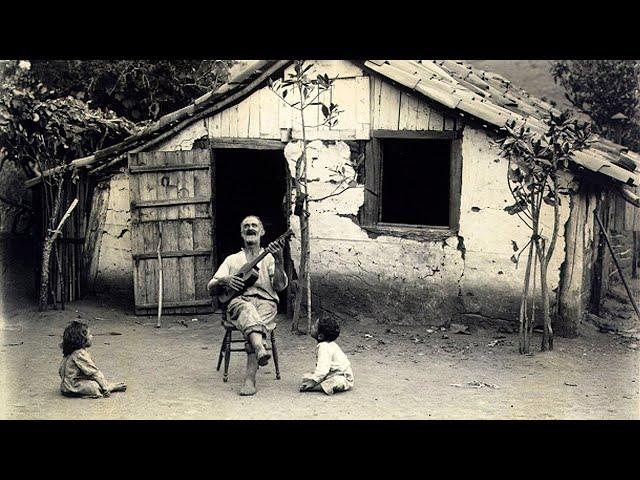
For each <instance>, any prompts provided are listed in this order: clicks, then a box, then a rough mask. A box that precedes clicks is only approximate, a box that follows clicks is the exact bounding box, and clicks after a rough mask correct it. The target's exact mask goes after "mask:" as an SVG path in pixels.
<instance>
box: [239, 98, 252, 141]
mask: <svg viewBox="0 0 640 480" xmlns="http://www.w3.org/2000/svg"><path fill="white" fill-rule="evenodd" d="M250 111H251V105H250V104H249V102H248V101H247V100H246V99H245V100H243V101H242V102H240V104H239V105H238V135H237V136H238V137H241V138H247V137H249V114H250Z"/></svg>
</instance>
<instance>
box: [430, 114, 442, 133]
mask: <svg viewBox="0 0 640 480" xmlns="http://www.w3.org/2000/svg"><path fill="white" fill-rule="evenodd" d="M429 130H444V115H443V114H442V112H440V111H438V110H434V109H431V111H430V112H429Z"/></svg>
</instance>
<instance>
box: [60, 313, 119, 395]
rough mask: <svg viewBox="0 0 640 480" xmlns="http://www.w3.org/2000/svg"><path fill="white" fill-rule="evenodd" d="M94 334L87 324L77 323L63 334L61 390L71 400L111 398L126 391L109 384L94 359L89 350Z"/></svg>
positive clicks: (114, 384) (74, 322)
mask: <svg viewBox="0 0 640 480" xmlns="http://www.w3.org/2000/svg"><path fill="white" fill-rule="evenodd" d="M92 340H93V335H91V332H90V331H89V327H88V325H87V324H86V323H83V322H80V321H77V320H74V321H73V322H71V323H70V324H69V325H68V326H67V328H65V329H64V334H63V335H62V344H61V345H60V347H61V348H62V355H63V356H64V358H63V359H62V364H61V365H60V370H59V373H60V378H62V383H61V384H60V391H61V392H62V394H63V395H67V396H70V397H89V398H99V397H103V396H104V397H108V396H109V395H110V394H111V392H124V391H125V390H126V389H127V385H126V384H124V383H113V384H111V383H108V382H107V381H106V380H105V378H104V375H103V374H102V372H101V371H100V370H98V367H96V365H95V363H93V360H92V359H91V356H90V355H89V352H88V351H87V348H89V347H90V346H91V341H92Z"/></svg>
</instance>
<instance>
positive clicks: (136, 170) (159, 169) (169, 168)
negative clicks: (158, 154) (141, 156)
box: [129, 164, 209, 173]
mask: <svg viewBox="0 0 640 480" xmlns="http://www.w3.org/2000/svg"><path fill="white" fill-rule="evenodd" d="M208 168H209V165H202V164H184V165H161V166H156V165H143V166H140V167H136V166H133V167H129V173H146V172H173V171H178V170H180V171H183V170H205V169H208Z"/></svg>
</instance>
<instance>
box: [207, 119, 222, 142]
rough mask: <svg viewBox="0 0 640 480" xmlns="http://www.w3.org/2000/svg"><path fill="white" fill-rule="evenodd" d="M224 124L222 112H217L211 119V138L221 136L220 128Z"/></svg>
mask: <svg viewBox="0 0 640 480" xmlns="http://www.w3.org/2000/svg"><path fill="white" fill-rule="evenodd" d="M221 124H222V113H216V114H215V115H214V116H213V117H211V119H210V120H209V138H216V137H219V136H221V133H220V129H221Z"/></svg>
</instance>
